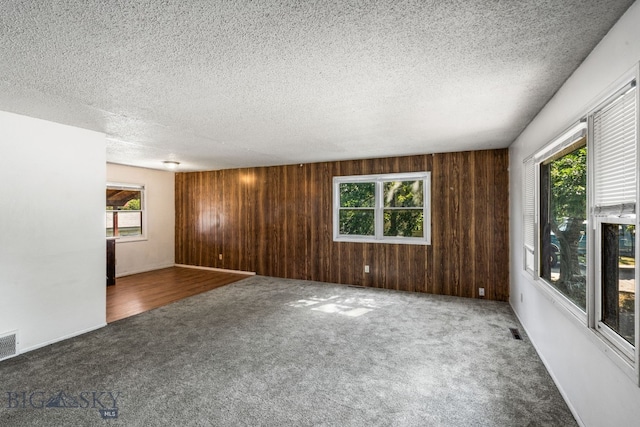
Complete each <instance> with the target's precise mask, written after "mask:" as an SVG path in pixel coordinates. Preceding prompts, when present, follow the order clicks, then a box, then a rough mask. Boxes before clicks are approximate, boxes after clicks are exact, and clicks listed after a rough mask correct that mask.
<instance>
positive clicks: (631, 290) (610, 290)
mask: <svg viewBox="0 0 640 427" xmlns="http://www.w3.org/2000/svg"><path fill="white" fill-rule="evenodd" d="M637 115H638V111H637V89H636V85H635V81H634V82H632V83H630V84H629V85H627V86H625V87H624V88H622V90H621V91H620V92H618V93H616V94H615V95H614V96H613V97H611V98H610V99H608V100H606V101H605V102H604V103H603V105H601V106H599V107H598V108H596V110H595V111H594V113H593V115H592V116H591V128H592V135H593V136H592V139H593V151H594V155H593V168H594V179H593V187H594V189H593V195H594V197H593V199H594V200H593V204H594V206H593V216H594V223H595V233H594V234H595V238H596V247H597V249H598V251H597V252H598V253H597V257H596V259H595V262H596V271H597V274H596V277H595V307H596V316H595V321H596V327H597V328H598V330H599V331H600V332H601V333H602V334H603V335H604V336H605V337H606V338H607V339H608V340H610V341H611V342H612V343H613V344H614V345H615V346H616V348H617V349H618V350H620V351H621V352H622V353H623V354H625V355H626V356H627V357H629V358H630V359H631V360H633V359H634V351H635V346H636V342H637V341H636V335H637V332H636V329H637V327H636V317H637V309H636V292H637V290H638V287H637V286H636V282H637V281H636V278H637V277H636V263H635V259H636V250H635V231H636V223H637V219H636V218H637V216H636V204H637V170H638V161H637V156H638V152H637V151H638V150H637V144H638V131H637Z"/></svg>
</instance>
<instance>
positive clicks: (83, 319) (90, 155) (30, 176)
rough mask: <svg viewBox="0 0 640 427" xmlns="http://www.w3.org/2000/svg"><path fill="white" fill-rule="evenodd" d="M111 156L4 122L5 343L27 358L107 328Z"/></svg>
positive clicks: (85, 136) (0, 131)
mask: <svg viewBox="0 0 640 427" xmlns="http://www.w3.org/2000/svg"><path fill="white" fill-rule="evenodd" d="M105 146H106V142H105V137H104V134H101V133H97V132H92V131H87V130H84V129H78V128H74V127H70V126H65V125H60V124H57V123H52V122H47V121H44V120H39V119H34V118H31V117H26V116H20V115H16V114H12V113H6V112H0V200H2V211H1V213H0V334H2V333H4V332H7V331H13V330H18V333H19V340H20V342H19V345H18V350H19V351H21V352H22V351H27V350H31V349H34V348H37V347H41V346H43V345H46V344H48V343H51V342H55V341H59V340H61V339H64V338H67V337H71V336H74V335H78V334H80V333H83V332H86V331H89V330H92V329H95V328H99V327H101V326H104V325H105V322H106V308H105V298H106V291H105V289H106V286H105V285H106V284H105V276H106V267H105V237H104V236H105V232H104V213H103V212H104V182H105V162H106V159H105Z"/></svg>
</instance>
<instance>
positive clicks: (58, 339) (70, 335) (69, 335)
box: [16, 323, 107, 356]
mask: <svg viewBox="0 0 640 427" xmlns="http://www.w3.org/2000/svg"><path fill="white" fill-rule="evenodd" d="M105 326H107V324H106V323H101V324H99V325H96V326H92V327H90V328H87V329H83V330H81V331H76V332H72V333H70V334H67V335H63V336H61V337H58V338H54V339H52V340H49V341H45V342H43V343H40V344H36V345H32V346H31V347H27V348H19V351H18V353H17V354H16V356H17V355H18V354H22V353H26V352H29V351H33V350H37V349H39V348H42V347H46V346H48V345H51V344H55V343H57V342H60V341H64V340H68V339H69V338H73V337H77V336H78V335H82V334H86V333H87V332H91V331H95V330H97V329H100V328H104V327H105Z"/></svg>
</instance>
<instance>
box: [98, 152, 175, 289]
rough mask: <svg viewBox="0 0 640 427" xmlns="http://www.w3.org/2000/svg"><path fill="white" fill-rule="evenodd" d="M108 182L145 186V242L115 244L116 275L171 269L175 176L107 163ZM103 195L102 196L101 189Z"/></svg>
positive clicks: (120, 242) (172, 261) (171, 173)
mask: <svg viewBox="0 0 640 427" xmlns="http://www.w3.org/2000/svg"><path fill="white" fill-rule="evenodd" d="M107 181H109V182H118V183H125V184H142V185H144V186H145V209H146V218H147V222H146V233H145V234H146V236H145V237H146V239H145V240H138V241H126V240H122V241H120V240H119V241H117V243H116V276H117V277H119V276H126V275H129V274H135V273H141V272H144V271H151V270H156V269H159V268H165V267H171V266H173V265H174V262H175V244H174V242H175V202H174V199H175V192H174V188H175V174H174V173H173V172H169V171H160V170H154V169H145V168H137V167H131V166H123V165H116V164H112V163H108V164H107ZM102 192H103V193H104V189H103V191H102Z"/></svg>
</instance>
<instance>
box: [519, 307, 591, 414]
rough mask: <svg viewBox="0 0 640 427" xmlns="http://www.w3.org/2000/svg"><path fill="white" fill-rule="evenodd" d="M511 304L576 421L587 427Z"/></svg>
mask: <svg viewBox="0 0 640 427" xmlns="http://www.w3.org/2000/svg"><path fill="white" fill-rule="evenodd" d="M509 305H510V306H511V311H513V314H515V315H516V318H517V319H518V322H520V324H521V325H522V327H523V328H524V331H525V332H526V333H527V338H528V339H529V341H530V342H531V345H532V346H533V348H534V349H535V351H536V353H538V357H539V358H540V360H542V364H543V365H544V367H545V368H546V369H547V372H548V373H549V375H550V376H551V379H552V380H553V382H554V383H555V385H556V387H557V388H558V391H559V392H560V395H561V396H562V398H563V399H564V401H565V403H566V404H567V406H568V407H569V410H570V411H571V413H572V414H573V418H575V420H576V422H577V423H578V425H579V426H580V427H586V426H585V424H584V423H583V422H582V419H580V416H579V415H578V411H576V408H575V407H574V406H573V404H572V403H571V400H569V397H568V396H567V393H566V392H565V391H564V389H563V388H562V384H560V382H559V381H558V379H557V378H556V376H555V374H554V373H553V371H552V370H551V366H550V365H549V364H548V363H547V360H546V359H545V357H544V355H543V354H542V353H540V350H539V349H538V346H536V342H535V341H534V340H533V338H532V337H531V334H529V331H527V327H526V326H525V325H524V323H523V322H522V319H520V316H518V312H517V311H516V310H515V309H514V308H513V305H512V304H511V300H509Z"/></svg>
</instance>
